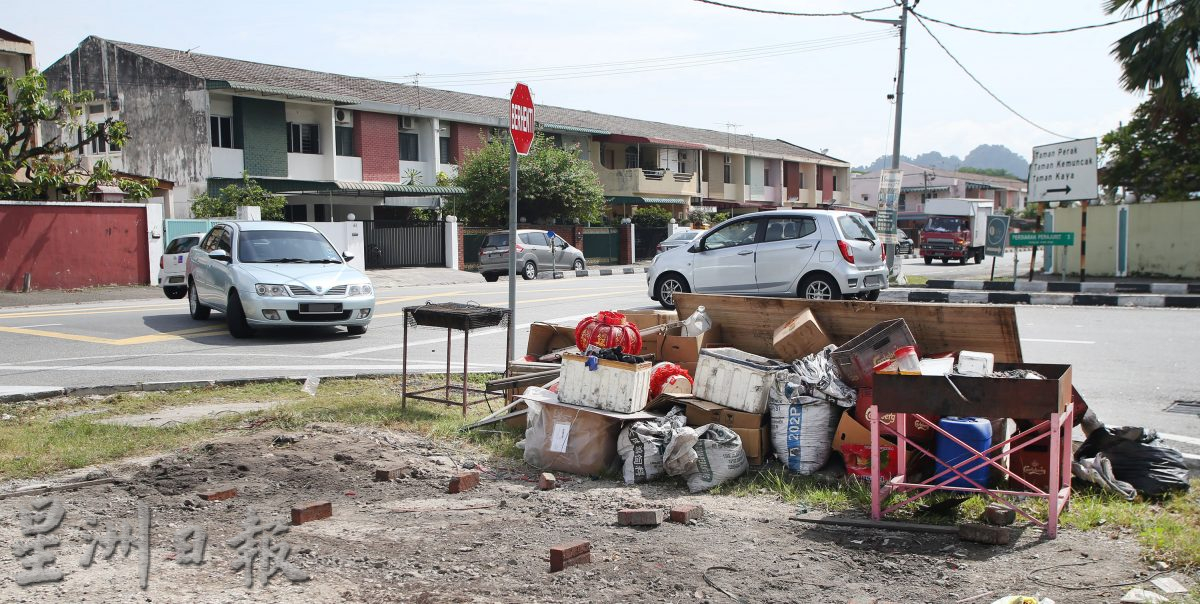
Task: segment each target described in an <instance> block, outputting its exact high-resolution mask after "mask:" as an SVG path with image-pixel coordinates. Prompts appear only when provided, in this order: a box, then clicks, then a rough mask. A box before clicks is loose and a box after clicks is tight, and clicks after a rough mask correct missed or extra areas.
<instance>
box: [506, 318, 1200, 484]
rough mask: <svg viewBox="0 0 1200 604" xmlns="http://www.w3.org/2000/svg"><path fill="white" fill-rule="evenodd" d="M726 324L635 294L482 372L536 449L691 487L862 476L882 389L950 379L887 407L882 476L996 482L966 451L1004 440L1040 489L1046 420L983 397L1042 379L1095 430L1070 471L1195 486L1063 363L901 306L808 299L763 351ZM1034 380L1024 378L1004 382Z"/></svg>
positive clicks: (569, 462)
mask: <svg viewBox="0 0 1200 604" xmlns="http://www.w3.org/2000/svg"><path fill="white" fill-rule="evenodd" d="M722 335H723V334H722V326H721V325H720V324H718V323H716V322H715V321H713V319H712V318H711V317H710V316H709V314H708V313H707V312H706V310H705V307H704V306H700V307H698V308H697V309H696V310H695V311H694V312H693V313H692V314H690V315H689V316H688V317H686V318H685V319H684V320H680V319H679V316H677V314H676V313H675V312H674V311H661V310H627V311H605V312H603V313H600V314H599V315H597V316H595V317H588V318H585V319H584V320H583V321H581V322H580V323H579V324H578V325H576V326H574V327H572V326H565V325H552V324H547V323H535V324H533V325H532V326H531V329H530V334H529V342H528V347H527V350H526V356H525V357H524V358H523V359H520V360H517V361H514V363H513V364H512V369H511V372H510V373H511V374H510V375H509V376H508V377H506V378H503V379H500V380H495V381H494V382H492V383H491V384H490V385H489V387H490V388H492V389H496V390H503V391H505V392H506V393H507V394H509V395H510V396H511V397H512V398H513V401H514V402H513V405H510V407H509V409H508V410H510V411H511V410H513V409H515V410H517V411H518V412H517V413H510V414H509V415H508V416H505V417H506V418H507V419H509V420H510V421H512V420H514V419H517V420H519V419H520V418H519V417H517V416H522V414H521V413H519V410H520V409H522V408H524V409H525V412H524V414H523V418H524V421H525V428H526V431H525V439H524V441H523V443H522V446H523V447H524V457H525V461H526V462H527V463H528V464H530V465H532V466H534V467H536V468H539V469H543V470H548V471H558V472H570V473H576V474H585V475H596V474H600V473H602V472H605V471H619V472H620V473H621V475H622V476H623V477H624V480H625V482H626V483H629V484H635V483H643V482H647V481H651V480H656V479H659V478H662V477H682V478H683V479H684V480H685V481H686V483H687V486H688V489H689V490H690V491H691V492H700V491H705V490H708V489H711V488H712V487H715V486H717V485H719V484H721V483H723V482H725V481H728V480H731V479H734V478H737V477H738V476H740V475H742V474H744V473H746V472H747V471H749V470H750V469H752V468H761V467H763V466H765V465H767V464H771V463H779V464H781V465H782V466H783V467H784V468H786V469H787V470H788V471H790V472H794V473H797V474H812V473H815V472H818V471H822V472H823V473H838V472H844V473H845V474H847V475H851V476H860V477H870V476H871V475H872V470H873V468H872V461H871V459H872V437H871V431H870V429H869V426H870V425H871V420H872V417H871V413H872V412H873V409H884V408H885V407H884V405H883V402H884V401H885V400H887V401H892V403H893V404H892V407H891V408H895V404H896V401H901V402H907V401H909V400H913V401H914V404H915V405H917V407H920V404H921V403H922V402H923V401H924V402H926V403H928V401H930V400H932V401H940V400H941V399H940V398H939V397H940V396H941V395H942V394H943V391H944V393H949V394H947V395H946V397H948V398H949V399H950V400H951V403H953V404H949V403H939V404H940V405H941V406H940V407H937V408H939V409H943V410H952V411H954V414H951V413H946V412H943V413H933V412H931V411H930V409H933V407H929V408H928V409H927V408H919V409H916V408H915V409H914V410H912V411H909V410H905V411H904V413H905V414H906V415H903V416H901V417H906V418H907V419H906V421H905V422H904V423H905V425H903V426H897V425H896V423H897V415H898V413H897V412H887V411H879V414H880V417H879V418H878V422H879V424H880V426H881V430H880V432H881V434H886V436H884V437H881V439H880V441H879V449H880V451H879V465H880V468H879V474H880V476H882V477H883V478H884V479H887V478H890V477H893V476H896V475H898V474H906V475H908V476H909V477H912V476H913V475H916V476H925V477H928V476H936V475H938V474H943V475H945V477H946V479H950V480H949V482H948V483H944V484H949V485H950V486H958V487H964V488H969V487H970V486H972V485H975V486H979V485H985V486H992V485H995V484H997V483H999V482H1002V481H1005V480H1012V479H1011V478H1009V477H1007V476H1005V475H1004V473H1003V472H998V471H997V470H996V469H995V468H993V467H989V465H988V464H987V463H984V462H969V463H966V464H961V462H963V461H965V460H968V459H970V458H969V456H968V455H969V453H972V452H973V451H972V450H974V451H984V450H987V449H989V447H996V446H997V443H1004V442H1005V441H1006V440H1008V441H1009V444H1004V445H1003V446H1002V447H1000V448H1001V449H1004V450H1007V449H1008V448H1010V447H1011V448H1012V449H1013V451H1012V453H1011V455H1009V456H1007V457H1006V458H1005V459H1006V463H1007V465H1008V469H1009V471H1010V472H1011V473H1012V474H1013V475H1015V476H1017V477H1020V480H1021V481H1024V482H1025V483H1026V484H1028V485H1031V486H1034V487H1038V488H1041V489H1046V488H1048V487H1049V485H1050V482H1049V474H1050V472H1049V467H1050V463H1051V455H1050V451H1049V439H1048V438H1044V439H1042V440H1041V441H1040V442H1039V443H1038V444H1036V445H1035V444H1033V443H1030V444H1027V445H1026V446H1023V447H1022V446H1020V443H1022V442H1024V441H1023V440H1022V438H1024V437H1026V436H1028V439H1029V440H1030V441H1033V440H1034V438H1035V437H1037V435H1038V434H1045V433H1046V431H1047V430H1048V428H1047V427H1046V424H1045V423H1040V424H1039V423H1038V421H1036V420H1034V421H1030V420H1032V419H1033V418H1032V417H1031V416H1030V415H1029V408H1028V405H1026V407H1025V408H1024V409H1018V407H1019V406H1020V403H1019V402H1016V403H1012V404H1011V405H1010V402H1009V401H1002V402H1003V404H1000V403H997V404H991V403H990V402H989V401H993V400H994V399H997V398H1001V397H1007V398H1008V399H1013V398H1029V399H1031V400H1032V399H1037V398H1038V396H1042V394H1043V393H1049V394H1050V399H1051V400H1050V401H1049V404H1050V405H1051V406H1050V407H1047V409H1048V410H1049V411H1047V413H1046V414H1045V415H1046V417H1049V412H1050V411H1055V410H1057V411H1061V410H1062V407H1064V406H1065V404H1066V402H1067V401H1065V400H1057V399H1055V397H1057V398H1058V399H1062V398H1063V397H1064V395H1063V394H1062V393H1063V392H1068V393H1071V394H1070V399H1069V400H1070V402H1073V403H1074V419H1075V424H1076V425H1079V424H1080V423H1081V422H1082V424H1083V427H1084V429H1085V432H1086V433H1087V434H1088V438H1087V441H1086V442H1085V443H1084V444H1083V445H1082V446H1081V447H1079V449H1078V452H1077V453H1076V454H1075V456H1074V459H1073V460H1072V461H1073V464H1072V467H1073V473H1074V475H1075V477H1076V478H1077V479H1078V480H1079V481H1081V482H1083V483H1087V484H1090V485H1094V486H1096V487H1098V488H1101V489H1105V490H1109V491H1112V492H1114V493H1119V494H1120V495H1121V496H1124V497H1127V498H1131V499H1132V498H1134V497H1137V496H1139V495H1141V496H1143V497H1159V496H1162V495H1164V494H1167V493H1170V492H1174V491H1181V490H1186V489H1187V488H1188V482H1187V469H1186V467H1185V466H1184V464H1183V459H1182V456H1181V455H1180V454H1179V453H1178V451H1175V450H1173V449H1171V448H1169V447H1167V446H1166V445H1164V444H1163V443H1162V441H1161V440H1157V439H1156V435H1155V434H1154V433H1153V431H1149V430H1142V429H1131V428H1116V429H1114V428H1107V427H1104V426H1103V425H1101V424H1100V423H1099V422H1098V421H1097V420H1096V418H1095V415H1094V413H1091V412H1090V411H1089V410H1088V409H1087V405H1086V403H1085V402H1084V400H1083V397H1082V396H1081V395H1080V394H1079V393H1078V391H1075V390H1074V389H1073V388H1071V386H1070V366H1069V365H1032V364H1016V363H996V362H995V358H994V355H993V354H992V353H988V352H980V351H972V350H932V351H925V350H922V348H921V346H920V344H919V343H918V342H917V341H916V339H915V338H914V337H913V335H912V333H911V332H910V330H909V328H908V325H907V324H906V323H905V320H904V319H901V318H897V319H888V320H884V321H880V322H878V323H877V324H875V325H873V326H872V327H871V328H870V329H867V330H866V331H864V332H862V333H860V334H859V335H857V336H856V337H853V338H851V339H849V340H847V341H844V342H834V341H831V338H830V336H829V335H827V332H826V330H825V329H823V327H822V325H821V324H820V323H819V322H818V321H817V319H816V318H815V316H814V315H813V313H812V312H811V311H810V310H804V311H803V312H800V313H798V314H797V315H796V316H794V317H793V318H792V319H791V320H789V321H787V322H785V323H784V324H782V325H780V326H778V327H777V328H776V329H775V330H774V332H773V334H772V340H771V342H770V348H771V349H773V350H774V351H775V355H774V356H773V357H768V356H761V355H758V354H752V353H750V352H746V351H744V350H739V349H738V348H735V347H732V346H729V345H728V344H726V343H724V342H723V339H722ZM880 376H885V377H880ZM972 379H974V380H972ZM1026 386H1028V387H1029V388H1031V390H1029V392H1031V393H1033V394H1031V395H1030V396H1029V397H1014V396H1013V394H1012V393H1014V392H1016V393H1022V392H1024V390H1021V388H1024V387H1026ZM1014 387H1015V388H1017V389H1016V390H1014V389H1013V388H1014ZM964 390H965V391H966V393H964ZM956 399H961V402H958V401H957V400H956ZM929 404H932V403H929ZM1055 404H1057V405H1058V407H1054V406H1053V405H1055ZM875 405H879V406H878V407H876V406H875ZM1012 405H1016V406H1012ZM935 406H936V405H935ZM1018 411H1023V412H1024V415H1023V414H1022V413H1018ZM1039 417H1040V416H1039ZM1010 418H1012V419H1010ZM931 424H936V425H937V426H938V427H939V428H941V431H938V430H934V429H933V428H932V425H931ZM884 426H886V428H883V427H884ZM1038 426H1040V432H1039V431H1038V429H1035V428H1038ZM896 434H904V435H905V438H906V439H907V440H909V441H910V442H911V443H913V444H916V445H919V446H921V447H922V448H924V449H925V450H927V451H929V452H931V453H932V455H929V456H927V455H921V454H915V455H909V456H908V457H907V459H906V463H907V467H905V468H900V467H898V465H899V460H898V458H897V457H898V456H897V450H896V447H897V442H898V439H896V438H895V435H896ZM946 434H949V435H951V436H953V438H950V437H947V436H946ZM964 445H968V446H966V447H964ZM951 473H953V474H951ZM955 475H957V477H955ZM1017 486H1020V485H1017ZM1022 490H1023V489H1022Z"/></svg>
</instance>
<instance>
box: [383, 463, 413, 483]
mask: <svg viewBox="0 0 1200 604" xmlns="http://www.w3.org/2000/svg"><path fill="white" fill-rule="evenodd" d="M407 472H408V468H406V467H403V466H401V467H395V468H375V482H391V481H393V480H396V479H397V478H402V477H404V476H405V474H406V473H407Z"/></svg>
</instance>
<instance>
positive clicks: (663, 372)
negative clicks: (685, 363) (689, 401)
mask: <svg viewBox="0 0 1200 604" xmlns="http://www.w3.org/2000/svg"><path fill="white" fill-rule="evenodd" d="M679 380H684V381H686V382H687V383H688V387H687V388H686V390H685V391H686V392H691V391H692V389H691V386H693V385H695V381H694V380H692V376H691V375H690V374H688V370H687V369H684V368H683V367H680V366H679V365H676V364H675V363H659V364H657V365H655V366H654V368H653V369H651V370H650V398H651V399H653V398H654V397H656V396H658V395H660V394H662V392H663V387H664V386H665V385H667V383H668V382H670V384H671V386H672V387H671V388H670V389H668V392H679V391H680V389H679V388H677V387H675V385H676V384H679V385H682V382H680V381H679Z"/></svg>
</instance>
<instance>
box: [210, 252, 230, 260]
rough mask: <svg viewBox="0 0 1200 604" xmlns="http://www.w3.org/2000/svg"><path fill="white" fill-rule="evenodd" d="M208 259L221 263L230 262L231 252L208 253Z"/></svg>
mask: <svg viewBox="0 0 1200 604" xmlns="http://www.w3.org/2000/svg"><path fill="white" fill-rule="evenodd" d="M208 257H209V258H212V259H213V260H219V261H221V262H229V261H230V260H231V258H230V257H229V252H226V251H225V250H213V251H211V252H209V253H208Z"/></svg>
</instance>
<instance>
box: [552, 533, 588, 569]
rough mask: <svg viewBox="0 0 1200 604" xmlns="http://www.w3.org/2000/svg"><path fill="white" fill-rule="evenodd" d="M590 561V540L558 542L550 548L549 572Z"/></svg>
mask: <svg viewBox="0 0 1200 604" xmlns="http://www.w3.org/2000/svg"><path fill="white" fill-rule="evenodd" d="M591 561H592V542H591V541H586V540H584V539H578V540H575V541H568V542H566V543H560V544H558V545H556V546H554V547H552V548H550V572H552V573H556V572H558V571H560V570H562V569H564V568H566V567H568V566H575V565H576V564H587V563H590V562H591Z"/></svg>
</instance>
